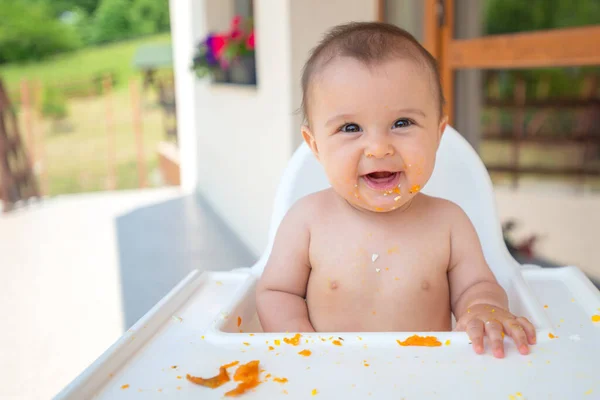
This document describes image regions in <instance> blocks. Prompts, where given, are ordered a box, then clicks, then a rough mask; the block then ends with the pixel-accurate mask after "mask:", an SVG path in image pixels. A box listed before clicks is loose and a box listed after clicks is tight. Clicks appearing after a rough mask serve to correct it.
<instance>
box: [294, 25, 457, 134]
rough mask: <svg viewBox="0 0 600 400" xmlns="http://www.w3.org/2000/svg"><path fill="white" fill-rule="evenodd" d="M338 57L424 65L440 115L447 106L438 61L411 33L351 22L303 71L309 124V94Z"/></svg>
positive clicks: (334, 30) (313, 55)
mask: <svg viewBox="0 0 600 400" xmlns="http://www.w3.org/2000/svg"><path fill="white" fill-rule="evenodd" d="M336 57H351V58H354V59H356V60H359V61H361V62H363V63H365V64H367V65H373V64H375V63H378V62H382V61H387V60H390V59H393V58H395V57H399V58H408V59H411V60H413V61H416V62H419V63H421V64H422V65H423V66H424V67H426V68H427V69H428V70H429V71H430V72H431V74H432V81H433V82H432V83H433V86H434V90H435V91H436V92H437V93H436V95H437V98H438V107H439V116H440V118H441V116H442V112H443V111H442V110H443V107H444V103H445V100H444V93H443V90H442V85H441V82H440V74H439V71H438V66H437V62H436V60H435V58H433V56H432V55H431V54H430V53H429V52H428V51H427V50H425V48H424V47H423V46H421V44H420V43H419V42H418V41H417V39H415V38H414V37H413V36H412V35H411V34H410V33H408V32H407V31H405V30H404V29H402V28H399V27H397V26H395V25H391V24H386V23H381V22H351V23H348V24H344V25H338V26H336V27H334V28H332V29H331V30H330V31H329V32H327V33H326V34H325V36H324V38H323V40H321V42H320V43H319V45H318V46H317V47H315V48H314V49H312V51H311V54H310V57H309V59H308V61H307V62H306V64H305V65H304V69H303V71H302V113H303V115H304V121H305V122H306V123H308V100H307V98H308V92H309V89H310V83H311V80H312V78H313V77H314V75H315V74H316V73H317V72H318V71H319V70H321V69H322V68H323V67H324V66H326V65H327V64H328V63H329V62H330V61H331V60H333V59H334V58H336Z"/></svg>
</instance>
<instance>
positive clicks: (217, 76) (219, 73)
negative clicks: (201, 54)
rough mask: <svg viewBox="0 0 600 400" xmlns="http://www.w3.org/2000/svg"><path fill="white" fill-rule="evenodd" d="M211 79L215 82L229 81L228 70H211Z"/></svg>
mask: <svg viewBox="0 0 600 400" xmlns="http://www.w3.org/2000/svg"><path fill="white" fill-rule="evenodd" d="M212 80H213V82H215V83H226V82H229V81H230V78H229V70H226V69H216V70H214V71H213V72H212Z"/></svg>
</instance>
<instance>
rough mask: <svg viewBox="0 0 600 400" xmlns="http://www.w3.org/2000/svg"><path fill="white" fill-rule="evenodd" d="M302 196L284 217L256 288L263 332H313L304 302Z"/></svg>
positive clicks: (304, 217) (306, 240)
mask: <svg viewBox="0 0 600 400" xmlns="http://www.w3.org/2000/svg"><path fill="white" fill-rule="evenodd" d="M305 204H306V203H305V200H301V201H299V202H298V203H296V204H295V205H294V206H293V207H292V208H291V209H290V210H289V211H288V213H287V215H286V216H285V217H284V219H283V221H282V222H281V225H280V226H279V230H278V231H277V236H276V237H275V243H274V245H273V250H272V252H271V256H270V257H269V261H268V262H267V265H266V267H265V271H264V272H263V275H262V277H261V279H260V281H259V282H258V286H257V288H256V308H257V311H258V317H259V319H260V323H261V325H262V327H263V329H264V331H265V332H314V331H315V330H314V328H313V326H312V325H311V323H310V320H309V317H308V308H307V306H306V302H305V300H304V299H305V297H306V286H307V283H308V276H309V275H310V263H309V258H308V246H309V230H308V223H307V217H308V213H307V212H306V207H305Z"/></svg>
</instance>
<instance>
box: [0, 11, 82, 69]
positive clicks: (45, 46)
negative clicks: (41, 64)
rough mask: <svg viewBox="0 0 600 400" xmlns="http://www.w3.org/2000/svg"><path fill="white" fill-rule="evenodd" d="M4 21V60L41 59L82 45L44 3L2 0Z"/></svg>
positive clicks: (0, 33)
mask: <svg viewBox="0 0 600 400" xmlns="http://www.w3.org/2000/svg"><path fill="white" fill-rule="evenodd" d="M0 21H2V23H0V63H7V62H20V61H27V60H40V59H43V58H45V57H48V56H50V55H53V54H56V53H60V52H65V51H69V50H73V49H75V48H77V47H79V46H80V44H81V41H80V40H79V37H78V35H77V33H76V32H75V29H74V28H73V27H72V26H70V25H68V24H65V23H62V22H61V21H59V20H57V19H55V18H53V15H52V10H51V9H50V8H49V7H48V6H47V5H46V4H45V3H43V2H31V3H30V2H27V1H18V0H0Z"/></svg>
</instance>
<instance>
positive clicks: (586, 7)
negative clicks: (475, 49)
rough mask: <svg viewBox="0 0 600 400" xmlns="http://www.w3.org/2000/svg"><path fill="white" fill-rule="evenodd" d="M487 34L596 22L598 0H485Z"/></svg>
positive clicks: (599, 19)
mask: <svg viewBox="0 0 600 400" xmlns="http://www.w3.org/2000/svg"><path fill="white" fill-rule="evenodd" d="M485 4H486V9H485V32H486V33H487V34H490V35H495V34H502V33H515V32H526V31H535V30H543V29H555V28H566V27H575V26H584V25H593V24H600V1H598V0H577V1H573V0H527V1H523V0H488V1H487V2H486V3H485Z"/></svg>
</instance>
